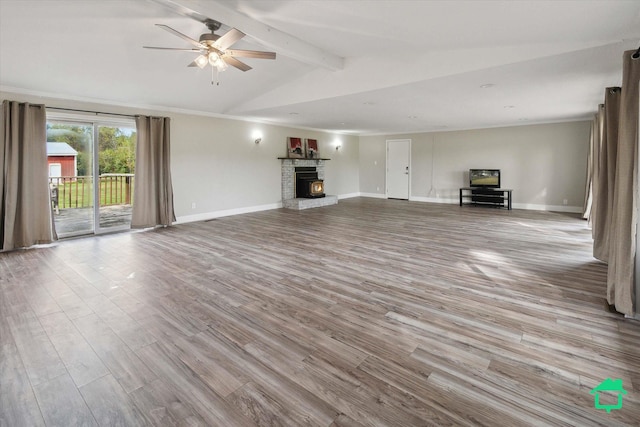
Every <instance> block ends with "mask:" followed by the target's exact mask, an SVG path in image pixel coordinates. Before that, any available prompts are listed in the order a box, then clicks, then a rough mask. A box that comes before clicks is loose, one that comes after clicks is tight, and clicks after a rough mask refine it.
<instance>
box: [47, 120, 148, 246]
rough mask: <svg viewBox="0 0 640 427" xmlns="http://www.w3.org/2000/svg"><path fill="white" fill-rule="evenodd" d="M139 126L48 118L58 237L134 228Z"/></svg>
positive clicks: (48, 138) (50, 182)
mask: <svg viewBox="0 0 640 427" xmlns="http://www.w3.org/2000/svg"><path fill="white" fill-rule="evenodd" d="M135 141H136V135H135V124H134V123H133V122H128V121H122V122H117V123H111V122H108V123H102V122H85V121H75V120H54V119H52V120H49V121H48V122H47V162H48V168H49V187H50V190H51V199H52V204H53V208H54V223H55V227H56V232H57V233H58V235H59V236H60V237H71V236H78V235H83V234H93V233H95V234H99V233H104V232H110V231H119V230H126V229H128V228H129V227H130V225H131V210H132V205H133V197H134V194H133V178H134V175H133V174H134V172H135Z"/></svg>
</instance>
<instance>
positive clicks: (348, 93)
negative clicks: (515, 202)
mask: <svg viewBox="0 0 640 427" xmlns="http://www.w3.org/2000/svg"><path fill="white" fill-rule="evenodd" d="M194 17H196V18H198V17H208V18H212V19H215V20H217V21H220V22H222V24H223V28H221V29H220V32H219V33H220V34H223V33H224V32H225V31H228V30H229V29H230V28H237V29H238V30H240V31H242V32H244V33H246V37H245V38H243V39H242V40H240V41H239V42H238V43H236V44H234V46H233V48H234V49H249V50H264V51H275V52H276V53H277V59H276V60H275V61H265V60H259V59H250V58H247V59H246V60H244V59H243V61H244V62H246V63H247V64H249V65H250V66H251V67H253V69H252V70H250V71H247V72H245V73H243V72H241V71H239V70H237V69H233V68H232V67H230V68H229V69H227V70H226V71H224V72H222V73H220V76H219V79H220V85H211V68H210V67H207V68H205V69H202V70H201V69H198V68H197V67H195V68H194V67H187V65H188V64H189V63H190V62H191V61H193V60H194V59H195V56H197V55H195V54H194V53H192V52H174V51H159V50H149V49H143V48H142V46H167V47H176V48H189V47H190V46H189V44H188V43H187V42H185V41H184V40H181V39H179V38H177V37H175V36H173V35H172V34H169V33H168V32H166V31H162V30H161V29H158V27H156V26H155V25H154V24H163V25H168V26H170V27H172V28H174V29H176V30H177V31H180V32H182V33H184V34H186V35H188V36H189V37H192V38H195V39H198V37H199V35H200V34H202V33H204V32H207V31H208V30H207V28H206V27H205V26H204V25H203V24H202V22H199V21H198V19H194ZM639 45H640V2H638V1H562V2H558V1H518V2H513V1H403V0H394V1H381V0H380V1H379V0H373V1H367V0H357V1H350V0H346V1H345V0H340V1H331V0H318V1H317V0H307V1H282V0H274V1H270V0H264V1H248V0H235V1H205V0H176V1H170V0H155V1H143V0H136V1H94V0H89V1H83V2H78V1H74V0H48V1H40V0H36V1H29V0H17V1H14V0H1V1H0V89H2V90H3V91H7V92H18V93H23V92H24V93H32V94H41V95H47V96H54V97H60V98H68V99H81V100H87V101H94V102H100V103H105V104H114V105H130V106H132V107H144V108H155V109H160V110H163V109H164V110H169V111H190V112H195V113H198V114H211V115H216V116H228V117H234V118H243V119H247V120H256V121H262V122H268V123H275V124H281V125H286V126H294V127H303V128H313V129H321V130H327V131H336V132H341V133H351V134H358V135H367V134H382V133H387V134H391V133H407V132H423V131H434V130H442V129H447V130H453V129H471V128H486V127H496V126H511V125H520V124H531V123H548V122H560V121H572V120H585V119H589V118H590V117H591V115H592V114H593V113H594V112H595V110H596V107H597V105H598V103H601V102H602V99H603V93H604V88H605V87H607V86H613V85H620V84H621V76H622V72H621V66H622V53H623V52H624V51H625V50H629V49H636V48H638V46H639ZM483 85H492V86H489V87H485V88H483V87H482V86H483ZM292 113H295V114H292Z"/></svg>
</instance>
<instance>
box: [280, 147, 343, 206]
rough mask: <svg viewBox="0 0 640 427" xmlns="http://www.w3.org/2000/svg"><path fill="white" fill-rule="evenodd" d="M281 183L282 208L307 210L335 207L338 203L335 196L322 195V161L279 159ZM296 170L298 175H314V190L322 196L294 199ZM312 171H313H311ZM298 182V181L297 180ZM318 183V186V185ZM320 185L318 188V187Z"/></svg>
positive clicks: (323, 165) (323, 167) (323, 162)
mask: <svg viewBox="0 0 640 427" xmlns="http://www.w3.org/2000/svg"><path fill="white" fill-rule="evenodd" d="M280 161H281V162H282V166H281V180H282V181H281V182H282V206H283V207H285V208H287V209H296V210H302V209H309V208H318V207H321V206H328V205H335V204H336V203H338V197H337V196H330V195H326V194H324V184H323V182H324V172H325V171H324V169H325V161H326V160H323V159H289V158H280ZM296 168H297V169H298V173H307V174H308V173H316V174H317V179H316V180H314V181H312V183H313V184H315V187H313V188H315V189H316V190H318V189H320V190H321V191H322V194H323V195H324V196H319V194H317V191H316V194H315V195H308V196H307V197H296ZM312 169H314V170H312ZM298 181H299V182H300V180H298ZM319 183H320V184H319ZM319 185H320V187H318V186H319Z"/></svg>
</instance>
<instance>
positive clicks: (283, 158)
mask: <svg viewBox="0 0 640 427" xmlns="http://www.w3.org/2000/svg"><path fill="white" fill-rule="evenodd" d="M278 160H331V159H322V158H317V159H306V158H302V157H278Z"/></svg>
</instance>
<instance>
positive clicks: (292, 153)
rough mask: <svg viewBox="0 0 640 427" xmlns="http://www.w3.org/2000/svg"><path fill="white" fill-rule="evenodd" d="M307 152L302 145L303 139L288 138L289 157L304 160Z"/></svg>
mask: <svg viewBox="0 0 640 427" xmlns="http://www.w3.org/2000/svg"><path fill="white" fill-rule="evenodd" d="M304 156H305V150H304V146H303V145H302V138H296V137H292V136H290V137H288V138H287V157H289V158H291V159H304Z"/></svg>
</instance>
